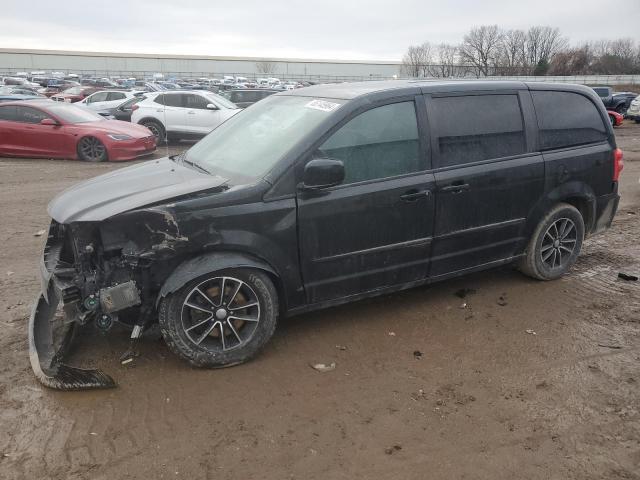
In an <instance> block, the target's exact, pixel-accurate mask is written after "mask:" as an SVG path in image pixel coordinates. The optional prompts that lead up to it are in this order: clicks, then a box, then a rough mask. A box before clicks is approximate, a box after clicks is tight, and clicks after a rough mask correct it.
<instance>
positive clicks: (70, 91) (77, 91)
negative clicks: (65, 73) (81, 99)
mask: <svg viewBox="0 0 640 480" xmlns="http://www.w3.org/2000/svg"><path fill="white" fill-rule="evenodd" d="M64 93H67V94H69V95H79V94H80V93H82V87H71V88H67V89H66V90H65V91H64Z"/></svg>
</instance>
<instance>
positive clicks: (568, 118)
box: [531, 91, 607, 150]
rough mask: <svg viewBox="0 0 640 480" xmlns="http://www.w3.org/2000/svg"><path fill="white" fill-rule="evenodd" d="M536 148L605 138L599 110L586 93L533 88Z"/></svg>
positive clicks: (554, 146)
mask: <svg viewBox="0 0 640 480" xmlns="http://www.w3.org/2000/svg"><path fill="white" fill-rule="evenodd" d="M531 95H532V97H533V105H534V107H535V110H536V116H537V117H538V130H539V139H540V150H552V149H556V148H566V147H575V146H579V145H588V144H590V143H598V142H602V141H604V140H606V139H607V128H606V126H605V124H604V121H603V120H602V117H601V116H600V111H599V110H598V109H597V108H596V106H595V105H594V104H593V102H592V101H591V100H589V99H588V98H587V97H585V96H583V95H580V94H579V93H574V92H548V91H539V92H536V91H533V92H531Z"/></svg>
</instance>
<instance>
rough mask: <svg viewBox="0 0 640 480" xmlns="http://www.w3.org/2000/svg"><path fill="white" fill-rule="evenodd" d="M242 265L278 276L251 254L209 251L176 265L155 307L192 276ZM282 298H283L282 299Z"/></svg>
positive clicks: (196, 276) (159, 294)
mask: <svg viewBox="0 0 640 480" xmlns="http://www.w3.org/2000/svg"><path fill="white" fill-rule="evenodd" d="M243 267H244V268H255V269H258V270H263V271H265V272H267V273H270V274H272V275H274V276H275V277H276V278H278V279H279V278H280V276H279V275H278V273H277V272H276V271H275V269H273V268H272V267H271V265H269V264H268V263H266V262H264V261H263V260H260V259H258V258H255V257H253V256H251V255H247V254H245V253H239V252H210V253H206V254H204V255H199V256H197V257H194V258H191V259H189V260H185V261H184V262H182V263H181V264H180V265H178V267H177V268H176V269H175V270H174V271H173V273H172V274H171V275H169V277H168V278H167V279H166V280H165V282H164V284H163V285H162V288H161V289H160V293H158V298H157V299H156V308H157V307H158V305H159V303H160V300H162V299H163V298H164V297H166V296H167V295H169V294H170V293H173V292H175V291H176V290H178V289H180V287H182V286H183V285H184V284H185V283H187V282H190V281H191V280H193V279H194V278H198V277H200V276H202V275H205V274H207V273H210V272H212V271H214V270H223V269H225V268H243ZM284 300H285V299H284V298H283V299H282V301H284Z"/></svg>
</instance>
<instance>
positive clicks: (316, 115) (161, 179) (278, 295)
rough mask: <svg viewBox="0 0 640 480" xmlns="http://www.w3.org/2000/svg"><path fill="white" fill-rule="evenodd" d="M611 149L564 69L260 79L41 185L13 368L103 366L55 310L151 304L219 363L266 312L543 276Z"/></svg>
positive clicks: (73, 321) (91, 382) (121, 309)
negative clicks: (102, 169) (281, 83)
mask: <svg viewBox="0 0 640 480" xmlns="http://www.w3.org/2000/svg"><path fill="white" fill-rule="evenodd" d="M621 169H622V153H621V152H620V150H619V149H617V148H616V144H615V138H614V135H613V131H612V129H611V126H610V125H609V121H608V119H607V113H606V111H605V109H604V107H603V105H602V102H601V101H600V99H599V98H598V96H597V95H596V94H595V93H594V92H593V90H591V89H589V88H586V87H582V86H576V85H549V84H540V83H532V84H525V83H511V82H490V83H482V82H455V83H438V82H428V83H420V82H406V81H391V82H367V83H354V84H338V85H321V86H314V87H309V88H305V89H300V90H294V91H291V92H284V93H280V94H277V95H272V96H270V97H268V98H266V99H264V100H261V101H260V102H258V103H257V104H256V105H254V106H252V107H251V108H249V109H247V110H246V111H243V112H242V113H240V114H238V115H236V116H234V117H232V118H230V119H229V120H228V121H226V122H225V123H223V124H222V125H221V126H219V127H218V128H216V129H215V130H214V131H213V132H211V133H210V134H209V135H208V136H207V137H205V138H204V139H203V140H201V141H200V142H198V143H197V144H196V145H194V146H193V147H192V148H191V149H189V150H188V151H187V152H185V153H183V154H181V155H179V156H176V157H172V158H165V159H161V160H153V161H150V162H146V163H142V164H139V165H135V166H132V167H130V168H125V169H122V170H118V171H116V172H113V173H109V174H107V175H104V176H101V177H97V178H94V179H92V180H90V181H88V182H85V183H81V184H79V185H76V186H74V187H72V188H70V189H69V190H67V191H65V192H63V193H62V194H60V195H59V196H58V197H57V198H56V199H55V200H53V201H52V202H51V204H50V205H49V213H50V215H51V217H53V221H52V223H51V227H50V229H49V236H48V240H47V244H46V247H45V250H44V256H43V259H42V262H41V276H42V296H41V297H40V298H39V301H38V304H37V306H36V308H35V309H34V313H33V315H32V317H31V319H30V323H29V334H30V349H31V360H32V365H33V368H34V370H35V372H36V374H37V375H38V377H39V378H40V380H41V381H42V382H43V383H45V384H46V385H48V386H51V387H55V388H67V389H70V388H91V387H105V386H111V385H113V381H112V379H111V378H110V377H108V376H107V375H105V374H104V373H102V372H101V371H99V370H80V369H77V368H73V367H69V366H66V365H64V364H62V363H60V359H61V354H60V352H63V351H64V347H65V345H66V343H67V342H66V341H65V340H66V339H68V338H70V329H72V328H74V327H76V326H78V325H82V324H85V323H87V322H90V321H93V322H95V324H96V326H97V328H99V329H102V330H108V329H109V328H110V326H111V325H112V324H113V322H114V321H119V322H121V323H124V324H127V325H129V326H130V327H131V328H132V329H133V333H132V338H137V337H139V336H140V334H141V332H142V331H143V330H144V328H146V327H147V326H148V325H150V324H152V323H153V322H155V321H159V323H160V329H161V331H162V335H163V336H164V338H165V340H166V342H167V344H168V345H169V347H170V349H171V350H173V351H174V352H175V353H176V354H178V355H179V356H181V357H182V358H184V359H185V360H187V361H188V362H190V363H191V364H193V365H196V366H206V367H220V366H225V365H234V364H238V363H241V362H244V361H246V360H247V359H249V358H250V357H252V356H253V355H255V354H256V353H257V352H258V351H259V350H260V349H261V348H262V347H263V346H264V345H265V344H266V343H267V341H268V340H269V338H270V337H271V336H272V335H273V332H274V330H275V328H276V322H277V319H278V317H279V316H284V315H294V314H299V313H302V312H307V311H310V310H314V309H318V308H323V307H327V306H330V305H337V304H341V303H345V302H351V301H354V300H357V299H361V298H365V297H370V296H374V295H380V294H382V293H388V292H391V291H396V290H402V289H405V288H410V287H413V286H416V285H421V284H425V283H430V282H435V281H438V280H443V279H446V278H451V277H456V276H459V275H463V274H466V273H469V272H474V271H478V270H483V269H486V268H491V267H495V266H498V265H504V264H508V263H512V262H515V263H517V265H518V266H519V267H520V269H521V270H522V271H523V272H524V273H525V274H527V275H530V276H532V277H534V278H537V279H541V280H552V279H556V278H558V277H560V276H561V275H563V274H564V273H565V272H566V271H567V270H568V269H569V268H570V267H571V265H572V264H573V263H574V262H575V260H576V257H577V256H578V254H579V252H580V248H581V245H582V241H583V238H584V237H585V236H586V235H590V234H593V233H596V232H599V231H601V230H603V229H605V228H607V227H608V226H609V225H610V224H611V221H612V218H613V216H614V214H615V212H616V208H617V205H618V193H617V190H618V176H619V174H620V171H621ZM60 305H62V306H63V308H62V309H60V308H59V306H60ZM56 312H57V313H56ZM60 312H64V315H61V314H60Z"/></svg>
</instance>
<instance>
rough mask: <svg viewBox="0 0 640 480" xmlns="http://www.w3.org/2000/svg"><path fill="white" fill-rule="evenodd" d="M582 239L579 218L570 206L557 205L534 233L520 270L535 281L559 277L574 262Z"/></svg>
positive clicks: (582, 234) (581, 219)
mask: <svg viewBox="0 0 640 480" xmlns="http://www.w3.org/2000/svg"><path fill="white" fill-rule="evenodd" d="M563 226H564V227H563ZM583 240H584V220H583V218H582V215H581V214H580V212H579V211H578V209H576V208H575V207H574V206H572V205H569V204H568V203H559V204H558V205H556V206H555V207H554V208H552V209H551V211H550V212H549V213H547V215H545V217H544V218H543V219H542V220H541V221H540V223H539V224H538V226H537V227H536V229H535V230H534V232H533V235H532V236H531V239H530V240H529V244H528V245H527V248H526V251H525V256H524V257H523V258H522V260H521V261H520V264H519V268H520V271H522V273H524V274H525V275H527V276H529V277H532V278H535V279H538V280H555V279H557V278H560V277H561V276H562V275H564V274H565V273H567V271H568V270H569V269H570V268H571V266H572V265H573V264H574V263H575V261H576V259H577V258H578V255H579V254H580V249H581V248H582V241H583Z"/></svg>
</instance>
